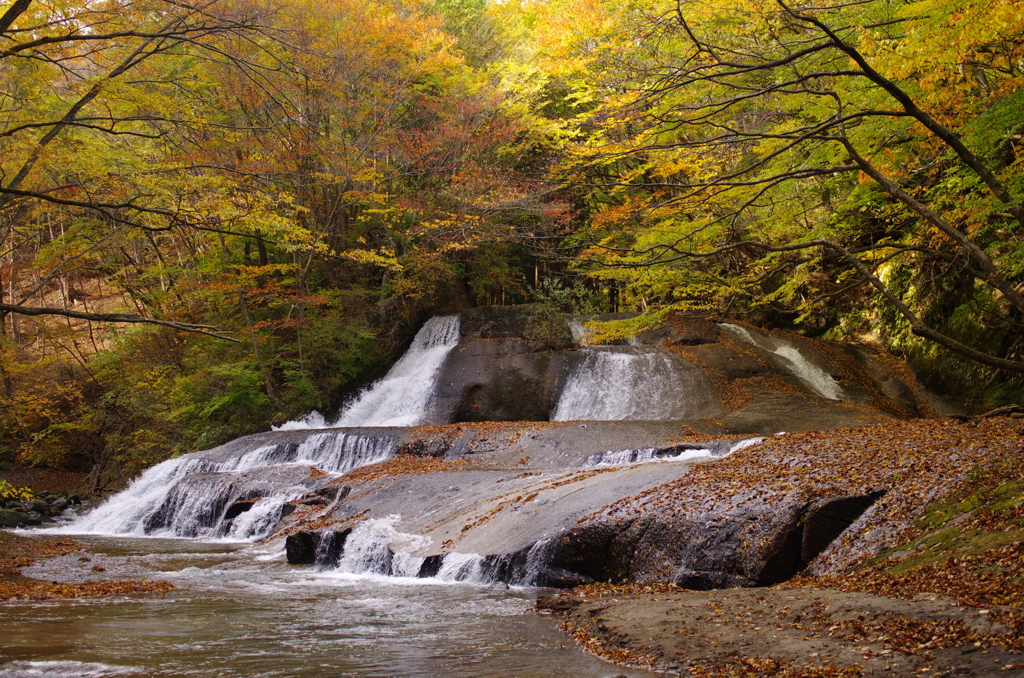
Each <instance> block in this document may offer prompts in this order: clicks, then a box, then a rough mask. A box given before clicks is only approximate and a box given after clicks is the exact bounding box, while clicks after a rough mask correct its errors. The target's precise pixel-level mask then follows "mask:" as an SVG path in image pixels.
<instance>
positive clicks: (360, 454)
mask: <svg viewBox="0 0 1024 678" xmlns="http://www.w3.org/2000/svg"><path fill="white" fill-rule="evenodd" d="M267 435H270V436H273V434H257V435H256V436H253V438H255V440H256V441H262V440H264V439H265V436H267ZM278 437H280V436H278ZM245 444H246V438H241V439H239V440H237V441H234V442H232V443H228V445H225V446H222V447H221V448H215V449H213V450H207V451H205V452H194V453H192V454H187V455H184V456H182V457H178V458H176V459H169V460H167V461H165V462H163V463H160V464H157V465H156V466H154V467H153V468H151V469H149V470H147V471H146V472H145V473H143V474H142V475H141V476H139V477H138V478H137V479H136V480H135V481H133V482H132V484H131V485H129V486H128V488H127V489H126V490H124V491H123V492H120V493H119V494H117V495H115V496H114V497H111V498H110V499H109V500H107V501H106V502H105V503H104V504H102V505H100V506H98V507H97V508H96V509H94V510H93V511H92V512H90V513H89V514H87V515H85V516H83V517H82V518H81V519H79V520H78V521H76V522H75V523H74V524H72V525H70V526H68V527H66V528H63V529H64V530H65V531H68V532H75V533H83V532H85V533H96V534H125V535H129V534H130V535H138V536H141V535H151V536H165V537H202V538H223V539H232V540H248V541H255V540H258V539H261V538H263V537H264V536H265V535H266V534H267V533H268V532H269V531H270V530H271V529H272V528H273V526H274V525H275V524H276V523H277V521H278V520H279V519H280V517H281V510H282V508H283V506H284V504H285V503H287V502H289V501H293V500H295V499H298V498H300V497H303V496H305V495H307V494H308V493H309V491H310V488H309V487H307V486H306V485H304V484H303V482H304V481H306V480H307V479H308V478H309V477H310V475H311V471H310V468H311V467H315V468H317V469H318V470H320V471H323V472H325V473H330V474H342V473H345V472H347V471H350V470H351V469H353V468H357V467H359V466H366V465H368V464H375V463H377V462H381V461H384V460H386V459H388V458H390V457H391V456H393V455H394V453H395V449H396V448H397V441H396V439H395V438H394V437H393V436H389V435H385V436H373V437H371V436H364V435H358V434H355V433H351V432H344V431H325V432H323V433H319V432H318V433H313V434H311V435H308V436H306V437H305V438H304V439H301V440H295V439H291V440H285V441H282V442H277V443H274V444H263V445H256V446H255V447H253V448H251V449H249V450H246V451H244V452H242V453H241V454H238V453H236V452H235V450H236V449H237V448H238V447H239V446H244V445H245Z"/></svg>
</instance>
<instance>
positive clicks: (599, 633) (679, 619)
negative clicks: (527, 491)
mask: <svg viewBox="0 0 1024 678" xmlns="http://www.w3.org/2000/svg"><path fill="white" fill-rule="evenodd" d="M673 589H674V587H664V586H663V587H620V588H618V589H616V588H614V587H608V588H605V589H604V590H600V589H591V590H589V591H586V592H583V594H567V595H561V596H548V597H545V598H541V599H540V600H539V601H538V607H539V608H540V609H541V611H542V612H549V613H557V614H561V615H563V617H564V621H563V624H562V629H563V631H565V632H566V633H567V634H569V635H570V636H572V637H573V639H574V640H575V641H576V642H577V643H578V644H580V645H581V646H582V647H583V648H584V649H586V650H588V651H590V652H593V653H595V654H598V655H600V656H603V657H605V658H606V659H609V660H611V661H615V662H618V663H622V664H626V665H633V666H642V667H646V668H649V669H653V670H656V671H664V672H668V673H670V674H671V673H675V674H677V675H685V676H701V677H703V678H720V677H721V678H725V677H733V676H758V677H760V676H784V677H786V678H818V677H824V676H850V677H852V676H911V675H925V676H952V675H956V676H979V677H981V676H993V677H994V676H1001V677H1005V676H1021V675H1024V654H1022V653H1021V648H1020V641H1021V636H1020V627H1019V625H1018V626H1016V627H1014V626H1011V625H1008V624H1007V623H1004V621H1003V620H1007V616H1011V617H1012V615H1013V614H1014V611H1013V610H992V609H987V608H979V607H974V606H963V605H960V604H959V603H957V602H956V601H955V600H952V599H950V598H945V597H942V596H938V595H929V594H918V595H915V596H913V597H912V598H910V599H905V600H904V599H898V598H891V597H887V596H878V595H872V594H868V593H859V592H845V591H836V590H832V589H821V588H814V587H808V588H792V589H782V588H773V589H724V590H717V591H685V590H682V589H675V590H673ZM996 612H999V613H1000V614H994V613H996ZM1018 621H1019V616H1018Z"/></svg>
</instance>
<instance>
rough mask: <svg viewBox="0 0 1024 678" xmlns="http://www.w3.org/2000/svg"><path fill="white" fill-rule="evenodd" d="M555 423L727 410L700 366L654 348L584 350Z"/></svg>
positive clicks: (665, 417)
mask: <svg viewBox="0 0 1024 678" xmlns="http://www.w3.org/2000/svg"><path fill="white" fill-rule="evenodd" d="M581 353H582V354H583V358H582V359H581V360H579V361H578V362H577V363H576V365H575V367H574V368H573V371H572V373H571V374H570V375H569V378H568V380H567V381H566V384H565V387H564V388H563V389H562V394H561V397H560V398H559V400H558V405H557V406H556V407H555V411H554V413H553V414H552V415H551V421H572V420H576V419H589V420H622V419H632V420H647V421H679V420H684V419H701V418H704V417H712V416H716V415H718V414H722V413H723V407H722V403H721V401H720V400H719V399H718V397H717V394H716V393H715V391H714V388H713V387H712V385H711V382H710V381H709V380H708V378H707V377H706V376H704V373H703V372H702V371H701V370H700V368H698V367H697V366H696V365H694V364H692V363H688V362H687V361H685V360H682V359H681V358H679V357H678V356H675V355H673V354H672V353H670V352H668V351H666V350H665V349H662V348H658V347H653V346H600V347H588V348H584V349H581Z"/></svg>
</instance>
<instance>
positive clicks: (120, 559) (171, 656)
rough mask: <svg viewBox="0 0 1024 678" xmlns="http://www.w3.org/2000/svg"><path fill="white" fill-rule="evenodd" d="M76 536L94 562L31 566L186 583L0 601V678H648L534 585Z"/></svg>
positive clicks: (262, 552) (194, 544)
mask: <svg viewBox="0 0 1024 678" xmlns="http://www.w3.org/2000/svg"><path fill="white" fill-rule="evenodd" d="M75 539H76V540H77V541H79V543H81V544H82V545H83V546H84V547H85V549H86V551H85V555H86V556H87V557H89V558H90V561H88V562H83V561H80V560H79V558H81V557H82V556H83V553H81V552H80V553H75V554H72V555H69V556H61V557H58V558H53V559H46V560H40V561H38V563H37V564H36V565H35V566H32V567H28V568H24V569H23V572H24V574H26V575H28V576H30V577H32V578H35V579H42V580H60V581H67V582H74V581H86V580H90V581H103V580H125V579H132V580H140V579H148V580H150V581H154V580H165V581H168V582H170V583H172V584H174V585H175V586H176V587H178V588H177V589H176V590H174V591H170V592H167V593H158V594H140V595H135V596H132V597H127V596H125V597H114V598H106V599H80V600H62V601H42V602H31V601H10V602H6V603H3V604H0V610H2V613H0V616H2V621H0V676H2V677H5V678H6V677H15V676H17V677H22V676H24V677H28V676H48V677H57V676H69V677H70V676H75V677H78V676H122V675H124V676H210V677H214V676H216V677H217V678H228V677H234V676H237V677H239V678H241V677H251V676H282V677H292V676H294V677H298V676H311V677H312V676H325V677H326V676H379V677H391V676H398V677H409V676H430V677H433V676H463V677H470V676H495V677H520V678H528V677H533V676H537V677H540V676H551V677H556V676H566V677H569V676H573V677H584V676H595V677H606V676H618V675H625V676H630V677H631V678H632V677H637V676H649V675H651V674H650V673H648V672H645V671H634V670H629V669H622V668H620V667H616V666H612V665H610V664H607V663H605V662H603V661H601V660H600V659H598V658H596V657H593V656H591V655H587V654H585V653H583V652H581V651H579V650H578V649H576V647H575V646H574V645H573V643H572V641H571V640H569V639H568V638H566V637H565V636H563V635H562V634H561V633H560V632H559V631H558V628H557V623H556V621H555V620H554V619H552V618H550V617H542V616H539V615H537V614H536V613H535V612H534V611H533V603H534V600H535V598H536V596H537V595H538V593H539V592H540V590H538V589H528V588H512V589H507V588H504V587H501V588H495V587H488V586H478V585H472V584H465V583H442V582H439V581H437V580H423V579H402V578H393V577H381V576H372V575H351V574H343V573H340V572H338V571H330V572H327V571H324V572H320V571H316V570H313V569H310V568H298V567H289V566H287V565H286V564H284V556H283V554H282V553H280V552H276V551H268V550H267V548H268V547H265V546H261V545H252V544H238V543H215V542H203V541H193V540H183V539H143V538H123V537H116V538H115V537H97V536H82V537H75ZM97 565H98V566H101V567H103V568H105V569H106V571H105V572H102V573H94V572H93V571H92V568H93V567H94V566H97Z"/></svg>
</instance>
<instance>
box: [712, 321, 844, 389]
mask: <svg viewBox="0 0 1024 678" xmlns="http://www.w3.org/2000/svg"><path fill="white" fill-rule="evenodd" d="M719 326H720V327H721V328H722V329H724V330H727V331H728V332H730V333H732V334H733V335H734V336H736V337H738V338H739V339H742V340H743V341H745V342H747V343H748V344H752V345H754V346H756V347H758V348H759V349H761V350H762V351H767V352H768V353H774V354H775V355H777V356H779V357H780V358H782V360H783V362H784V363H785V364H786V366H787V367H789V370H790V371H791V372H792V373H793V375H794V376H796V377H798V378H799V379H800V380H801V381H802V382H804V383H805V384H807V386H809V387H810V388H811V390H813V391H814V392H815V393H817V394H818V395H820V396H821V397H823V398H828V399H829V400H846V393H845V392H844V391H843V388H842V386H840V385H839V383H838V382H837V381H836V380H835V379H833V378H832V376H831V375H830V374H828V373H826V372H825V371H824V370H822V369H821V368H820V367H818V366H817V365H814V364H813V363H811V362H810V361H809V360H807V358H805V357H804V355H803V354H802V353H800V350H799V349H798V348H797V347H795V346H793V345H792V344H790V343H789V342H787V341H785V340H783V339H779V338H777V337H771V336H767V335H761V334H757V333H754V332H751V331H750V330H748V329H747V328H745V327H741V326H739V325H733V324H731V323H721V324H720V325H719Z"/></svg>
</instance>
